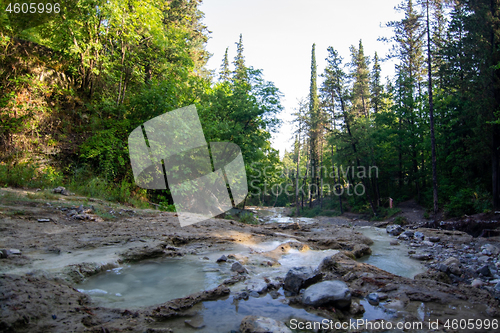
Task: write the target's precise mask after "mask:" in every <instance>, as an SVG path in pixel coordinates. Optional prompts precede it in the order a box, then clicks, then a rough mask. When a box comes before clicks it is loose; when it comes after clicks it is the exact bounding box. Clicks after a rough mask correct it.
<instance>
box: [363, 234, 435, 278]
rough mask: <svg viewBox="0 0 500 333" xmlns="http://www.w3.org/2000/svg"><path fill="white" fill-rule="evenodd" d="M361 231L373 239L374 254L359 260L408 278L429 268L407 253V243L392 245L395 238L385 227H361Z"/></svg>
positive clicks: (372, 248)
mask: <svg viewBox="0 0 500 333" xmlns="http://www.w3.org/2000/svg"><path fill="white" fill-rule="evenodd" d="M359 231H360V232H361V233H362V234H363V235H365V236H367V237H369V238H371V239H372V240H373V245H371V246H370V248H371V250H372V254H371V255H370V256H365V257H362V258H361V259H359V260H358V261H359V262H364V263H366V264H370V265H373V266H376V267H378V268H380V269H383V270H384V271H387V272H389V273H392V274H395V275H399V276H404V277H408V278H413V277H414V276H415V275H417V274H420V273H423V272H425V271H426V270H427V269H426V268H425V266H424V265H422V264H421V263H420V262H419V261H418V260H415V259H411V258H410V257H408V256H406V255H405V254H406V253H408V250H409V247H408V246H407V245H406V244H400V245H390V242H391V241H393V240H394V239H395V238H394V237H392V236H390V235H389V234H388V233H387V232H386V231H385V229H380V228H374V227H360V228H359Z"/></svg>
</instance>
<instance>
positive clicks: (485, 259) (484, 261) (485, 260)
mask: <svg viewBox="0 0 500 333" xmlns="http://www.w3.org/2000/svg"><path fill="white" fill-rule="evenodd" d="M489 260H490V257H488V256H480V257H479V258H477V261H479V262H482V263H486V262H488V261H489Z"/></svg>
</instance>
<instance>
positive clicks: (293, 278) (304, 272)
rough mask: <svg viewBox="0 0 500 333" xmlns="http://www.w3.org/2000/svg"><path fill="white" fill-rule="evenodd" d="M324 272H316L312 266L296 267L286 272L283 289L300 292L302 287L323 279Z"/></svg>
mask: <svg viewBox="0 0 500 333" xmlns="http://www.w3.org/2000/svg"><path fill="white" fill-rule="evenodd" d="M322 277H323V274H321V273H317V272H314V271H313V270H312V268H310V267H305V266H303V267H294V268H292V269H290V270H289V271H288V273H286V277H285V281H284V284H283V289H285V290H288V291H290V292H292V293H293V294H298V293H299V290H300V289H302V288H307V287H309V286H310V285H312V284H314V283H316V282H318V281H321V278H322Z"/></svg>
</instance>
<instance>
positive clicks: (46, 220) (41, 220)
mask: <svg viewBox="0 0 500 333" xmlns="http://www.w3.org/2000/svg"><path fill="white" fill-rule="evenodd" d="M38 222H40V223H43V222H50V219H38Z"/></svg>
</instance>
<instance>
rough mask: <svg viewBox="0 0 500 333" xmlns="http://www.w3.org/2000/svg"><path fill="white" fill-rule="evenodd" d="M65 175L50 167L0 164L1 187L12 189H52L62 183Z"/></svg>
mask: <svg viewBox="0 0 500 333" xmlns="http://www.w3.org/2000/svg"><path fill="white" fill-rule="evenodd" d="M62 181H63V175H62V173H61V172H59V171H57V170H56V169H55V168H54V167H52V166H50V165H44V166H40V165H38V164H37V163H28V162H25V163H19V164H16V165H13V166H10V165H7V164H5V163H0V185H2V186H12V187H30V188H51V187H54V186H57V185H58V184H60V183H62Z"/></svg>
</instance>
